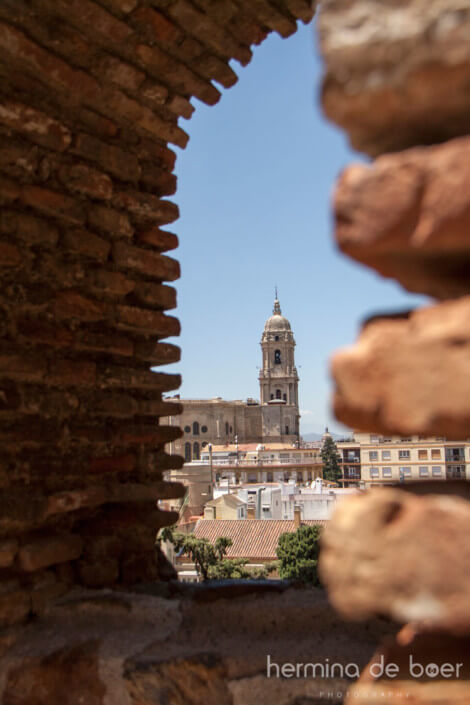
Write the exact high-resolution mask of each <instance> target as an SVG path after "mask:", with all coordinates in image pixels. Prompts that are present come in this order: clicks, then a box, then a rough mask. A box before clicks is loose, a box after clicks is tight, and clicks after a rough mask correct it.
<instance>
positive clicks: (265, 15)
mask: <svg viewBox="0 0 470 705" xmlns="http://www.w3.org/2000/svg"><path fill="white" fill-rule="evenodd" d="M250 12H251V13H252V14H253V15H254V16H255V17H257V18H258V20H259V21H260V22H261V24H264V25H266V26H267V27H269V28H270V29H273V30H274V31H275V32H277V33H278V34H280V35H281V37H290V35H291V34H293V33H294V32H295V31H296V30H297V25H296V23H295V21H294V20H293V19H290V18H288V17H286V15H284V14H283V13H282V12H281V11H279V10H277V9H276V8H274V7H273V5H272V4H271V3H270V2H268V0H252V2H251V3H250Z"/></svg>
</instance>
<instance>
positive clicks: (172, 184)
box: [140, 162, 177, 196]
mask: <svg viewBox="0 0 470 705" xmlns="http://www.w3.org/2000/svg"><path fill="white" fill-rule="evenodd" d="M141 166H142V175H141V177H140V182H141V183H142V184H144V185H145V186H147V187H148V188H149V190H151V191H152V193H153V194H155V195H156V196H172V195H173V194H174V193H176V182H177V179H176V174H171V173H170V172H169V171H164V170H162V169H158V167H155V165H154V164H150V163H148V162H147V163H144V164H142V165H141Z"/></svg>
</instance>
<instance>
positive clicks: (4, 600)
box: [0, 588, 31, 628]
mask: <svg viewBox="0 0 470 705" xmlns="http://www.w3.org/2000/svg"><path fill="white" fill-rule="evenodd" d="M30 611H31V599H30V596H29V593H28V592H27V590H21V589H19V588H18V589H17V590H14V591H12V592H8V593H7V594H5V595H0V625H1V627H2V628H3V627H11V626H12V625H13V624H18V623H19V622H22V621H23V620H25V619H26V617H27V616H28V615H29V613H30Z"/></svg>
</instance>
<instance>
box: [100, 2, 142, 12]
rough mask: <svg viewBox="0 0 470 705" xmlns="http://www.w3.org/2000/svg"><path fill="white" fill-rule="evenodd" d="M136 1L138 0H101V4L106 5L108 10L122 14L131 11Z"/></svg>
mask: <svg viewBox="0 0 470 705" xmlns="http://www.w3.org/2000/svg"><path fill="white" fill-rule="evenodd" d="M138 2H139V0H101V4H102V5H106V7H107V8H108V9H109V10H111V11H112V12H119V13H122V14H127V13H129V12H132V10H133V9H134V8H135V6H136V5H137V4H138Z"/></svg>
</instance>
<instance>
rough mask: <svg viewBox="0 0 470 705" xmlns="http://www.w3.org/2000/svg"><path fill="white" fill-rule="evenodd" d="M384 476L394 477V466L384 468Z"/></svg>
mask: <svg viewBox="0 0 470 705" xmlns="http://www.w3.org/2000/svg"><path fill="white" fill-rule="evenodd" d="M382 477H392V468H382Z"/></svg>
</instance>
